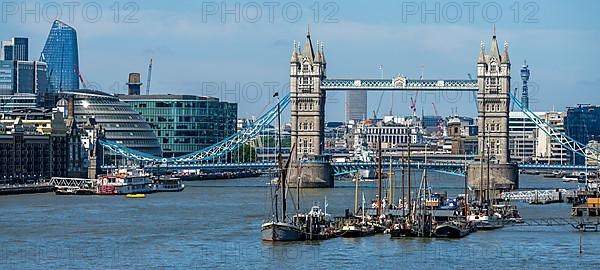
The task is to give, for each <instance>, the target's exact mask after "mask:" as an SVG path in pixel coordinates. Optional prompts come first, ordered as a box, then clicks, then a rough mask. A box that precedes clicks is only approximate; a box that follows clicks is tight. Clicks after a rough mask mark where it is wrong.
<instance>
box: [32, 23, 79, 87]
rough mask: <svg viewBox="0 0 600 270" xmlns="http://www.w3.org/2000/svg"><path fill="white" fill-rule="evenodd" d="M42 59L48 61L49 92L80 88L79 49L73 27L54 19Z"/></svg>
mask: <svg viewBox="0 0 600 270" xmlns="http://www.w3.org/2000/svg"><path fill="white" fill-rule="evenodd" d="M40 60H41V61H44V62H46V63H48V77H49V87H48V91H49V92H51V93H56V92H61V91H69V90H77V89H79V76H78V69H79V51H78V48H77V31H75V29H74V28H73V27H71V26H69V25H67V24H65V23H63V22H61V21H59V20H56V21H54V23H53V24H52V28H50V33H49V34H48V39H47V40H46V44H45V45H44V49H43V50H42V55H41V57H40Z"/></svg>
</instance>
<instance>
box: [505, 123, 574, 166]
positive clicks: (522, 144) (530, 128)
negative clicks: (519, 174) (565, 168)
mask: <svg viewBox="0 0 600 270" xmlns="http://www.w3.org/2000/svg"><path fill="white" fill-rule="evenodd" d="M535 114H536V115H537V116H539V117H540V118H541V119H542V120H543V121H545V122H546V123H548V124H550V125H551V126H553V127H555V128H557V130H559V131H561V132H564V131H565V129H564V113H563V112H535ZM508 127H509V139H510V141H509V143H510V153H511V159H512V161H513V162H517V163H542V164H566V163H569V159H568V154H567V152H568V151H567V150H566V149H565V148H564V147H562V146H561V145H560V144H559V143H558V142H556V141H554V140H552V137H550V136H548V135H547V134H546V133H545V132H544V131H542V130H540V129H539V128H538V127H537V126H536V125H535V124H534V123H533V122H532V121H531V120H530V119H529V118H528V117H527V116H526V115H525V114H524V113H523V112H510V116H509V122H508Z"/></svg>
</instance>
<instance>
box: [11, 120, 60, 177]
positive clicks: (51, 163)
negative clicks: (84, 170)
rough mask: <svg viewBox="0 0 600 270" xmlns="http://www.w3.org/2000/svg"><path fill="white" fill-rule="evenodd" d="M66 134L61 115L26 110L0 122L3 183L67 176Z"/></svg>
mask: <svg viewBox="0 0 600 270" xmlns="http://www.w3.org/2000/svg"><path fill="white" fill-rule="evenodd" d="M67 141H68V140H67V133H66V126H65V121H64V118H63V117H62V114H61V113H60V112H56V111H50V110H42V109H24V110H17V111H14V112H11V113H5V114H2V118H1V119H0V181H1V182H4V183H24V182H28V181H35V180H39V179H42V178H43V179H48V178H50V177H53V176H67V168H68V163H69V158H68V147H67Z"/></svg>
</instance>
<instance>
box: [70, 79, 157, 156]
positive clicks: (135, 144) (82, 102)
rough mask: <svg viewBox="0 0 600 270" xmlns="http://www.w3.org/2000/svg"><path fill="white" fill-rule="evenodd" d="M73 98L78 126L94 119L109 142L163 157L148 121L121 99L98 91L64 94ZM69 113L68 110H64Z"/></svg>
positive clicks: (79, 91) (78, 91)
mask: <svg viewBox="0 0 600 270" xmlns="http://www.w3.org/2000/svg"><path fill="white" fill-rule="evenodd" d="M61 94H62V95H64V96H65V97H68V96H73V97H74V112H75V121H76V122H77V126H78V127H80V128H82V127H83V125H85V124H87V123H88V122H89V119H90V118H94V120H95V122H96V124H97V125H101V126H102V128H103V129H104V130H105V136H106V139H108V140H111V141H115V142H117V143H120V144H123V145H124V146H127V147H129V148H132V149H135V150H138V151H142V152H145V153H148V154H151V155H154V156H158V157H160V156H162V151H161V148H160V143H159V142H158V139H157V137H156V135H155V134H154V131H153V130H152V128H151V127H150V125H149V124H148V123H147V122H146V120H145V119H144V118H143V117H142V116H141V115H140V114H139V113H138V112H136V111H135V110H133V109H132V108H131V107H129V105H128V104H127V103H125V102H122V101H121V100H119V98H117V97H115V96H113V95H110V94H107V93H104V92H100V91H95V90H83V89H82V90H77V91H64V92H62V93H61ZM65 111H66V110H65Z"/></svg>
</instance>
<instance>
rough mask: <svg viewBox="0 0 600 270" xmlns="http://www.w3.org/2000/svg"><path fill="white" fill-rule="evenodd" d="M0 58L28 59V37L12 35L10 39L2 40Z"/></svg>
mask: <svg viewBox="0 0 600 270" xmlns="http://www.w3.org/2000/svg"><path fill="white" fill-rule="evenodd" d="M0 60H14V61H27V60H29V39H27V38H22V37H14V38H12V39H10V40H3V41H2V50H1V51H0Z"/></svg>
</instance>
